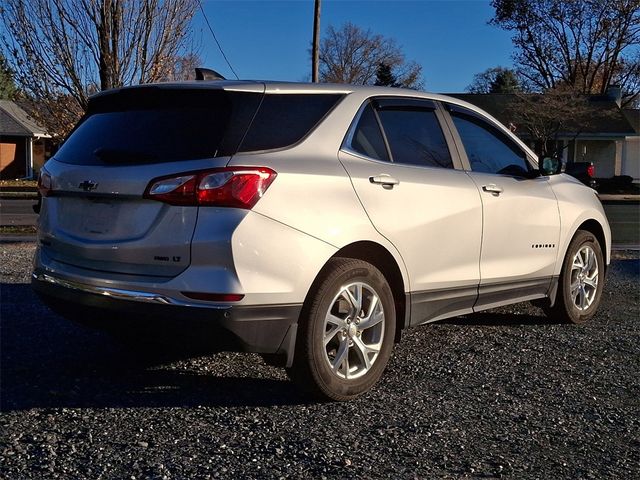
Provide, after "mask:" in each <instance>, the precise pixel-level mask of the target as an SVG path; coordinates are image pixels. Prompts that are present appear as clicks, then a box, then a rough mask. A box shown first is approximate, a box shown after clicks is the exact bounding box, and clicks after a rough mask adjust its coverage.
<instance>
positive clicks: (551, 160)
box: [538, 157, 562, 176]
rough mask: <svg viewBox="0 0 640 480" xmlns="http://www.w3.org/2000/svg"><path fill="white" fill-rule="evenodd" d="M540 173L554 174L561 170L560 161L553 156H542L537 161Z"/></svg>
mask: <svg viewBox="0 0 640 480" xmlns="http://www.w3.org/2000/svg"><path fill="white" fill-rule="evenodd" d="M538 168H539V170H540V175H544V176H546V175H556V174H558V173H560V171H561V170H562V162H561V161H560V159H558V158H555V157H544V158H543V159H542V160H540V162H539V163H538Z"/></svg>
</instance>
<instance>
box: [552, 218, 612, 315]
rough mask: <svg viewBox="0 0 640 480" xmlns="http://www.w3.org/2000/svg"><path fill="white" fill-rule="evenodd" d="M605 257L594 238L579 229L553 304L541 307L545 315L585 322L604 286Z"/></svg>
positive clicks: (596, 305) (563, 266)
mask: <svg viewBox="0 0 640 480" xmlns="http://www.w3.org/2000/svg"><path fill="white" fill-rule="evenodd" d="M604 273H605V271H604V259H603V256H602V249H601V248H600V244H599V243H598V240H597V239H596V237H595V236H594V235H593V234H592V233H591V232H587V231H585V230H578V232H577V233H576V235H575V236H574V237H573V240H571V243H570V244H569V248H568V249H567V254H566V256H565V259H564V262H563V264H562V270H561V272H560V278H559V280H558V292H557V293H556V302H555V304H554V306H553V307H546V308H545V309H544V311H545V313H546V314H547V316H548V317H551V318H555V319H557V320H560V321H564V322H568V323H585V322H587V321H588V320H590V319H591V318H592V317H593V316H594V315H595V313H596V310H597V309H598V305H599V304H600V299H601V297H602V288H603V286H604Z"/></svg>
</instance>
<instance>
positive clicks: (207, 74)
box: [196, 68, 226, 80]
mask: <svg viewBox="0 0 640 480" xmlns="http://www.w3.org/2000/svg"><path fill="white" fill-rule="evenodd" d="M196 80H226V78H224V77H223V76H222V75H220V74H219V73H218V72H216V71H215V70H211V69H210V68H196Z"/></svg>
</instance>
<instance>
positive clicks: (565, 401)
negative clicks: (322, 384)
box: [0, 244, 640, 479]
mask: <svg viewBox="0 0 640 480" xmlns="http://www.w3.org/2000/svg"><path fill="white" fill-rule="evenodd" d="M0 251H1V255H0V273H1V277H0V281H1V282H2V283H1V288H2V304H1V307H2V311H1V315H2V332H1V333H2V336H1V348H2V350H1V361H2V363H1V372H0V373H1V375H2V377H1V381H2V385H1V386H2V389H1V396H0V400H1V406H2V414H1V416H0V418H1V420H0V452H1V457H0V477H1V478H8V479H20V478H37V479H41V478H92V479H93V478H122V479H134V478H135V479H140V478H169V479H173V478H230V477H237V478H244V477H247V478H279V477H287V478H288V477H293V478H314V479H315V478H322V477H327V478H473V477H485V478H487V477H503V478H518V479H520V478H542V479H556V478H591V479H602V478H625V479H627V478H639V477H640V467H639V465H640V453H639V452H640V385H639V379H640V327H639V326H638V319H640V290H639V283H638V280H639V275H640V259H639V257H638V253H637V252H631V253H626V254H618V256H617V258H616V260H615V261H614V263H613V265H612V268H611V271H610V275H609V278H608V283H607V286H606V289H605V293H604V301H603V304H602V305H601V308H600V313H599V314H598V316H597V318H596V319H595V320H594V321H593V322H592V323H591V324H590V325H587V326H581V327H576V326H571V325H557V324H552V323H549V322H548V321H547V320H546V319H545V317H543V316H542V314H541V312H540V311H539V310H538V309H536V308H534V307H531V306H529V305H528V304H521V305H516V306H514V307H511V308H508V309H498V310H492V311H490V312H488V313H484V314H478V315H473V316H468V317H459V318H456V319H454V320H451V321H448V322H444V323H438V324H432V325H427V326H424V327H420V328H417V329H413V330H410V331H408V332H407V333H406V334H405V335H404V337H403V341H402V343H401V344H400V345H398V346H396V349H395V352H394V356H393V358H392V361H391V363H390V365H389V367H388V369H387V372H386V374H385V376H384V377H383V379H382V381H381V382H380V384H379V385H378V386H377V387H376V388H375V389H374V390H373V391H372V392H370V393H369V394H367V395H366V396H364V397H363V398H361V399H359V400H357V401H354V402H351V403H346V404H335V403H317V402H314V401H312V400H310V399H309V398H307V397H305V396H304V395H302V394H300V393H299V392H298V391H297V390H296V389H295V388H294V387H293V386H292V384H291V383H289V382H288V381H287V379H286V376H285V375H284V373H283V372H282V371H281V370H278V369H276V368H272V367H268V366H266V365H264V364H263V363H262V361H261V359H260V358H259V357H258V356H256V355H242V354H229V353H221V354H216V355H213V356H209V357H199V358H196V359H190V360H185V359H180V358H176V357H175V355H173V354H171V355H169V354H166V355H163V354H160V353H158V354H157V355H154V358H148V357H141V356H139V355H138V356H135V355H133V354H131V353H128V352H127V351H126V350H124V349H122V348H120V347H118V346H117V345H115V344H114V343H112V342H111V341H110V339H109V338H108V337H107V336H105V335H103V334H100V333H96V332H92V331H89V330H84V329H82V328H80V327H76V326H73V325H71V324H69V323H67V322H66V321H64V320H62V319H61V318H59V317H57V316H55V315H54V314H52V313H51V312H49V311H48V310H47V309H46V308H45V307H43V306H42V305H41V304H40V303H39V302H38V300H37V299H36V297H35V296H34V295H33V294H32V293H31V290H30V288H29V286H28V284H26V282H27V281H28V272H29V268H30V261H31V256H32V254H33V246H32V245H31V244H5V245H0ZM142 358H145V359H144V360H143V359H142Z"/></svg>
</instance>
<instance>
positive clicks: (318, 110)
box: [240, 94, 343, 152]
mask: <svg viewBox="0 0 640 480" xmlns="http://www.w3.org/2000/svg"><path fill="white" fill-rule="evenodd" d="M342 97H343V95H341V94H337V95H336V94H266V95H265V96H264V99H263V100H262V103H261V104H260V109H259V110H258V113H257V114H256V116H255V118H254V119H253V122H251V127H250V128H249V131H248V132H247V135H246V137H245V138H244V140H243V141H242V145H241V146H240V151H241V152H255V151H260V150H272V149H275V148H284V147H288V146H291V145H293V144H294V143H297V142H299V141H300V140H302V139H303V138H304V137H305V136H306V135H307V134H308V133H309V132H310V131H311V130H313V128H314V127H315V126H316V125H317V124H318V123H319V122H320V120H322V118H323V117H324V116H325V115H326V114H327V113H328V112H329V110H331V109H332V108H333V107H334V106H335V105H336V104H337V103H338V101H339V100H340V99H341V98H342Z"/></svg>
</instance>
